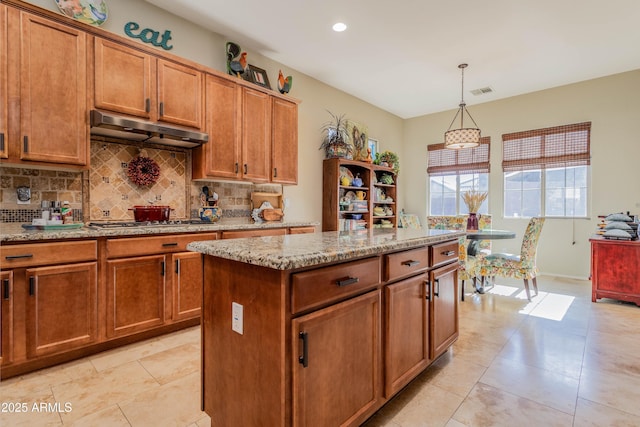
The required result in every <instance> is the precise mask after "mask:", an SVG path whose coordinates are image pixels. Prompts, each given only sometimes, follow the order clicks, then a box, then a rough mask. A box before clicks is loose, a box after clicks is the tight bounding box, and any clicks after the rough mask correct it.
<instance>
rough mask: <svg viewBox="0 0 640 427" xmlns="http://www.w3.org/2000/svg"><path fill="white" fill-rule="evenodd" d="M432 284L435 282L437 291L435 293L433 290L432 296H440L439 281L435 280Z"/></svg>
mask: <svg viewBox="0 0 640 427" xmlns="http://www.w3.org/2000/svg"><path fill="white" fill-rule="evenodd" d="M434 282H436V289H438V290H437V291H436V290H435V289H434V290H433V296H435V297H439V296H440V279H436V280H434Z"/></svg>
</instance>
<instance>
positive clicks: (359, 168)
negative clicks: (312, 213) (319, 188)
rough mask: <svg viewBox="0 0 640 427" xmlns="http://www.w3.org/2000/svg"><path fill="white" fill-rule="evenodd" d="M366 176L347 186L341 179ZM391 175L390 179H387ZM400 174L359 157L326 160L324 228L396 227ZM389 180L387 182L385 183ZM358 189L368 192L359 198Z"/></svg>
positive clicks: (332, 229) (345, 229)
mask: <svg viewBox="0 0 640 427" xmlns="http://www.w3.org/2000/svg"><path fill="white" fill-rule="evenodd" d="M344 175H347V176H348V177H349V178H350V180H352V179H353V178H356V177H360V179H362V185H361V186H358V185H354V183H353V181H351V182H350V183H349V185H343V184H346V183H343V182H342V180H341V178H342V177H343V176H344ZM383 176H388V177H390V178H383ZM397 178H398V177H397V176H396V174H395V173H394V171H393V169H391V168H388V167H384V166H378V165H373V164H371V163H365V162H360V161H355V160H346V159H339V158H333V159H325V160H324V165H323V177H322V184H323V197H322V231H348V230H365V229H371V228H396V227H397V226H398V220H397V219H398V215H397V208H396V207H397V198H396V197H397V191H396V186H397ZM385 180H386V181H387V182H385ZM358 192H364V193H366V194H365V195H364V198H363V199H361V200H360V199H359V198H358V197H357V196H356V194H358Z"/></svg>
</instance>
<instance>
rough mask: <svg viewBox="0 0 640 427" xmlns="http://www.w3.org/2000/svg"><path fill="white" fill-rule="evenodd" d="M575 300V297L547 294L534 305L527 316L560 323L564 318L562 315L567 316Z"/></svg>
mask: <svg viewBox="0 0 640 427" xmlns="http://www.w3.org/2000/svg"><path fill="white" fill-rule="evenodd" d="M575 299H576V298H575V297H572V296H569V295H560V294H553V293H549V294H547V296H546V297H545V298H543V299H542V301H540V303H539V304H538V305H536V307H535V308H534V309H533V311H531V313H529V315H530V316H535V317H542V318H544V319H549V320H557V321H560V320H562V319H563V318H564V315H565V314H567V311H568V310H569V307H571V304H572V303H573V301H574V300H575Z"/></svg>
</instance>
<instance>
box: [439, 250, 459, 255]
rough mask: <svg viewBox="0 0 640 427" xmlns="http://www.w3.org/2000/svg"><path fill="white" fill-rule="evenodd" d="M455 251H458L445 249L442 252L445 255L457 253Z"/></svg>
mask: <svg viewBox="0 0 640 427" xmlns="http://www.w3.org/2000/svg"><path fill="white" fill-rule="evenodd" d="M455 253H456V252H455V251H444V252H441V254H442V255H444V256H451V255H455Z"/></svg>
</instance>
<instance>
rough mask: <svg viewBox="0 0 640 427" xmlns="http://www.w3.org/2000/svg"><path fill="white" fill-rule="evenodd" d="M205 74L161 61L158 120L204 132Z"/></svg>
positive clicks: (159, 69)
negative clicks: (203, 92) (203, 80)
mask: <svg viewBox="0 0 640 427" xmlns="http://www.w3.org/2000/svg"><path fill="white" fill-rule="evenodd" d="M202 100H203V95H202V73H201V72H200V71H197V70H194V69H193V68H190V67H185V66H184V65H179V64H176V63H175V62H170V61H164V60H162V59H158V120H160V121H163V122H169V123H175V124H177V125H183V126H190V127H193V128H197V129H202Z"/></svg>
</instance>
